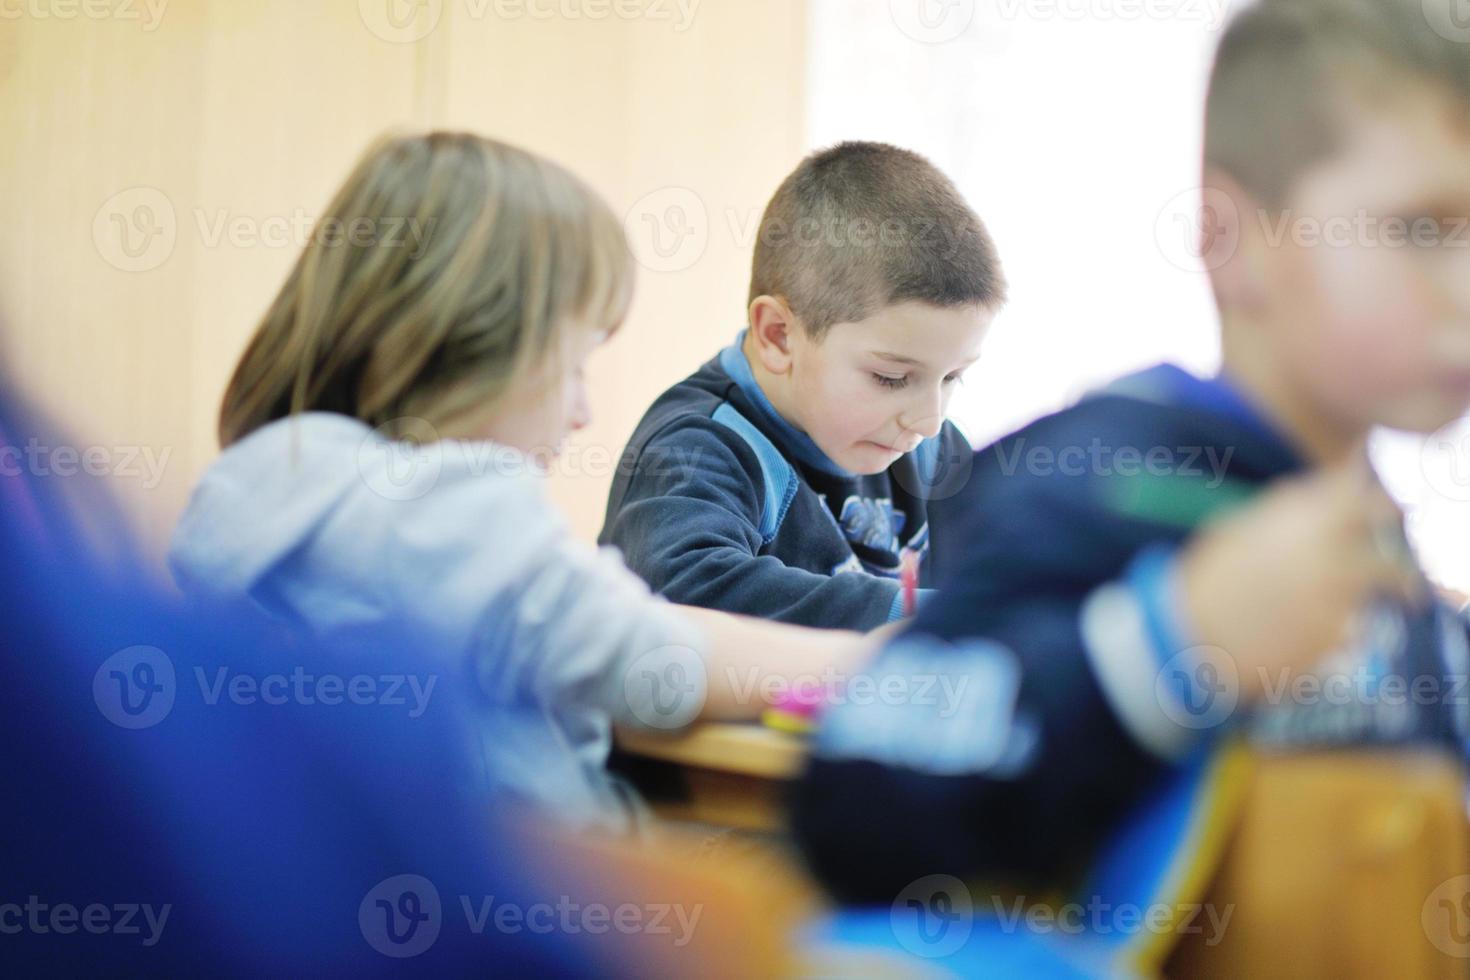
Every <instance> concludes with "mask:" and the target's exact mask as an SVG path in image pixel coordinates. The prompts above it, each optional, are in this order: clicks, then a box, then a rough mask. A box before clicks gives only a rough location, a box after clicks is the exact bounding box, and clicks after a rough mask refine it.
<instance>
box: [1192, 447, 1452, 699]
mask: <svg viewBox="0 0 1470 980" xmlns="http://www.w3.org/2000/svg"><path fill="white" fill-rule="evenodd" d="M1180 576H1181V579H1182V587H1183V593H1184V603H1185V607H1186V610H1187V614H1188V616H1189V618H1190V622H1191V623H1192V625H1193V627H1194V629H1195V632H1196V635H1197V638H1198V640H1199V642H1200V643H1202V644H1205V645H1207V646H1214V647H1219V648H1221V649H1222V650H1223V651H1224V652H1225V654H1226V655H1227V656H1229V657H1230V658H1231V659H1232V660H1233V661H1234V665H1235V667H1236V669H1237V670H1238V672H1239V678H1240V684H1241V691H1242V693H1243V694H1244V695H1246V696H1247V697H1252V696H1254V695H1256V694H1258V693H1259V692H1260V691H1261V689H1262V686H1263V682H1264V679H1265V677H1266V676H1268V675H1269V674H1270V673H1272V672H1274V671H1278V670H1280V669H1281V668H1282V667H1294V668H1298V669H1306V668H1309V667H1310V666H1311V665H1312V664H1313V663H1315V662H1316V661H1317V660H1318V659H1319V658H1321V657H1322V656H1324V655H1326V654H1329V653H1332V652H1334V651H1335V650H1337V649H1340V648H1341V646H1342V645H1343V644H1344V642H1345V641H1346V640H1347V639H1348V638H1349V631H1350V629H1351V627H1352V624H1353V622H1354V618H1355V617H1356V616H1357V615H1358V613H1360V612H1361V611H1362V609H1363V608H1364V607H1365V605H1366V604H1367V603H1368V602H1369V601H1370V600H1372V599H1374V598H1375V597H1385V598H1392V599H1402V600H1404V601H1407V602H1410V603H1415V604H1418V603H1422V602H1423V601H1424V600H1425V598H1426V597H1425V595H1424V586H1423V578H1422V577H1421V576H1420V574H1419V573H1418V570H1417V569H1416V567H1415V566H1414V561H1413V556H1412V554H1411V553H1410V552H1409V550H1408V547H1407V543H1406V542H1405V541H1404V538H1403V515H1402V514H1401V513H1400V512H1399V510H1398V508H1397V507H1396V506H1395V505H1394V503H1393V501H1392V500H1391V499H1390V498H1389V496H1388V494H1387V493H1385V492H1384V490H1383V488H1382V487H1381V486H1380V485H1379V484H1378V481H1377V480H1376V478H1374V477H1373V475H1372V471H1371V469H1370V468H1369V467H1368V464H1367V460H1366V457H1365V456H1356V457H1354V458H1353V459H1352V460H1350V461H1348V462H1345V463H1342V464H1338V465H1336V466H1333V467H1330V468H1328V469H1324V470H1322V471H1320V472H1318V473H1315V474H1313V475H1311V476H1307V477H1304V478H1300V479H1296V480H1292V481H1290V482H1287V483H1284V484H1282V485H1280V486H1278V487H1275V488H1273V489H1271V490H1268V491H1266V492H1265V493H1264V494H1262V495H1261V496H1260V497H1259V498H1258V499H1257V500H1255V501H1253V502H1252V503H1251V504H1250V505H1249V506H1247V507H1245V508H1243V509H1242V510H1240V511H1239V512H1237V513H1235V514H1233V515H1231V516H1229V517H1227V518H1224V519H1222V520H1221V521H1220V522H1219V523H1218V524H1215V525H1213V526H1211V527H1209V528H1207V529H1206V530H1203V531H1201V532H1200V534H1199V535H1198V536H1197V537H1196V538H1195V539H1194V541H1193V542H1191V543H1190V544H1189V545H1188V546H1187V547H1186V548H1185V550H1184V551H1183V553H1182V554H1181V558H1180Z"/></svg>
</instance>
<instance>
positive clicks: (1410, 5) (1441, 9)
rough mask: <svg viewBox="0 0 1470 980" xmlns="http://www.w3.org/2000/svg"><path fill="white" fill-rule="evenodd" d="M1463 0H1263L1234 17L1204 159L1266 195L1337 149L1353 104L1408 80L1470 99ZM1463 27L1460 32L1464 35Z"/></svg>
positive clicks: (1216, 75) (1274, 199) (1277, 195)
mask: <svg viewBox="0 0 1470 980" xmlns="http://www.w3.org/2000/svg"><path fill="white" fill-rule="evenodd" d="M1459 2H1461V0H1258V2H1257V3H1255V4H1254V5H1252V6H1250V7H1247V8H1246V9H1245V10H1243V11H1242V12H1241V13H1240V14H1239V15H1238V16H1237V17H1236V18H1235V19H1234V20H1233V21H1232V22H1231V24H1230V27H1229V28H1228V29H1227V30H1226V32H1225V36H1224V38H1222V39H1221V42H1220V47H1219V50H1218V52H1217V54H1216V56H1215V67H1214V71H1213V73H1212V74H1211V78H1210V92H1209V99H1208V103H1207V106H1206V111H1205V163H1206V165H1207V166H1211V167H1215V168H1218V169H1219V170H1221V171H1223V172H1225V173H1227V174H1229V175H1230V176H1231V177H1233V178H1235V180H1237V181H1239V182H1240V184H1241V186H1242V187H1243V188H1244V189H1246V190H1247V191H1250V192H1251V193H1252V194H1254V195H1256V196H1257V197H1258V198H1259V199H1260V200H1261V202H1262V203H1263V204H1266V205H1268V206H1272V207H1280V206H1283V205H1285V203H1286V200H1287V198H1288V196H1289V194H1290V192H1291V188H1292V185H1293V184H1294V183H1295V181H1296V180H1297V178H1298V177H1300V176H1301V175H1302V174H1303V173H1305V172H1306V171H1307V170H1309V169H1310V168H1311V167H1313V166H1314V165H1316V164H1318V163H1320V162H1322V161H1323V160H1326V159H1328V158H1329V157H1331V156H1332V155H1333V154H1334V153H1335V152H1337V149H1338V145H1339V142H1340V139H1341V137H1342V130H1343V128H1344V126H1343V123H1344V120H1345V114H1346V111H1347V109H1348V107H1350V106H1351V105H1353V104H1355V103H1357V104H1361V103H1362V102H1363V101H1365V100H1370V99H1372V98H1374V97H1376V96H1378V95H1379V94H1380V93H1383V92H1384V91H1385V90H1388V91H1390V92H1391V91H1393V89H1394V87H1395V86H1402V84H1403V83H1405V82H1411V81H1416V80H1417V81H1424V82H1428V83H1431V84H1437V85H1439V86H1441V87H1443V88H1444V89H1446V90H1447V91H1449V92H1451V93H1453V94H1454V95H1455V96H1456V97H1458V98H1459V99H1461V100H1463V101H1464V102H1465V104H1466V105H1467V106H1470V43H1467V41H1470V37H1461V36H1462V35H1465V34H1466V33H1467V32H1466V29H1465V28H1464V27H1463V26H1461V25H1459V24H1458V23H1457V21H1456V14H1455V12H1454V8H1455V4H1456V3H1459ZM1457 38H1460V39H1457Z"/></svg>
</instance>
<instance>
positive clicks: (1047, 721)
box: [794, 466, 1416, 901]
mask: <svg viewBox="0 0 1470 980" xmlns="http://www.w3.org/2000/svg"><path fill="white" fill-rule="evenodd" d="M989 476H990V478H989V479H987V478H985V477H981V478H980V479H979V480H977V481H975V482H976V483H977V484H979V485H981V486H983V487H987V488H988V489H990V490H991V491H993V492H992V493H990V494H988V495H984V494H978V493H977V494H973V495H972V497H971V500H970V501H968V503H969V504H970V506H969V507H968V508H967V513H968V519H969V521H970V523H969V524H968V525H967V526H966V528H965V529H964V533H963V534H962V535H961V538H960V540H962V541H963V542H964V545H965V549H964V552H963V559H962V561H961V562H960V563H959V565H958V566H957V567H956V568H955V569H954V572H955V574H954V575H953V577H952V578H950V579H947V580H946V581H945V582H944V588H943V589H942V591H941V592H940V594H939V595H938V597H936V599H935V600H934V602H933V603H932V604H931V605H927V606H925V608H924V609H923V610H922V611H921V612H920V615H919V618H918V620H917V621H916V622H915V623H914V625H913V627H912V628H911V629H910V630H909V631H908V632H907V633H906V634H905V635H904V636H902V637H901V638H900V639H899V640H898V641H896V642H895V643H894V644H892V645H891V646H890V647H889V648H888V650H887V651H885V653H884V654H883V655H882V657H881V658H880V660H879V661H878V663H877V665H876V666H875V667H874V672H875V674H876V675H877V679H878V683H877V684H876V685H874V686H875V687H877V689H879V690H883V689H884V684H885V683H888V682H889V679H890V678H892V677H897V678H898V679H899V680H901V681H902V680H907V682H908V684H907V686H906V687H904V686H903V685H898V689H899V690H912V691H915V692H922V691H925V690H931V691H932V690H933V689H934V687H935V686H937V687H938V690H939V691H940V692H941V693H942V694H943V693H944V692H948V694H947V695H945V696H943V697H941V698H939V699H938V700H937V701H936V700H935V699H934V697H933V696H932V695H931V697H930V698H929V700H927V701H923V702H921V701H920V700H919V698H918V697H917V696H915V697H913V698H910V699H908V700H899V701H897V702H894V701H884V700H882V699H878V700H877V701H874V702H873V703H870V704H867V705H858V704H856V703H851V704H845V705H839V706H837V707H836V708H835V709H834V710H832V711H831V712H830V713H829V714H828V715H827V716H826V717H825V718H824V727H823V730H822V732H821V735H820V737H819V740H818V744H817V751H816V753H815V755H814V760H813V764H812V766H811V768H810V771H809V772H808V774H807V775H806V777H805V778H804V780H803V781H802V782H801V784H800V786H799V788H798V791H797V794H796V800H795V813H794V826H795V829H796V832H797V836H798V838H799V839H800V841H801V843H802V845H803V847H804V849H805V851H806V853H807V855H808V856H809V858H810V860H811V862H812V864H813V866H814V868H815V870H816V871H817V872H818V874H819V875H820V876H821V877H822V878H823V879H824V880H825V881H826V882H827V883H828V884H829V885H830V886H831V887H832V888H833V890H834V891H835V892H836V893H837V894H838V895H839V896H840V897H842V898H845V899H848V900H855V901H863V900H866V901H891V900H892V899H893V897H894V896H895V895H896V894H897V893H898V892H899V891H901V890H902V889H903V888H904V887H906V886H907V885H908V884H910V883H911V882H913V881H914V880H915V879H917V878H919V877H921V876H923V875H927V874H933V873H939V872H944V873H948V874H953V875H957V876H961V877H965V876H976V875H987V876H998V877H1004V878H1007V879H1011V880H1021V881H1040V882H1045V883H1052V884H1055V883H1056V881H1057V878H1058V875H1059V874H1064V873H1066V872H1067V871H1070V870H1075V869H1077V868H1078V867H1079V865H1081V864H1083V863H1084V862H1085V861H1086V859H1087V858H1088V857H1089V856H1090V855H1091V854H1092V853H1094V852H1095V849H1096V847H1097V845H1098V844H1099V843H1100V841H1101V840H1102V839H1103V837H1104V835H1106V834H1107V833H1109V832H1110V831H1111V830H1112V829H1113V828H1114V827H1115V826H1116V824H1117V821H1118V820H1119V819H1120V818H1121V817H1122V816H1123V814H1124V812H1125V811H1126V810H1127V809H1128V808H1129V807H1131V806H1132V805H1134V804H1135V803H1137V802H1138V801H1139V800H1140V798H1141V796H1142V795H1143V793H1144V791H1145V790H1146V788H1147V787H1148V786H1149V785H1150V784H1151V782H1152V781H1153V780H1154V779H1155V778H1156V777H1157V776H1158V775H1160V774H1161V773H1162V772H1163V771H1165V768H1166V767H1168V766H1170V765H1171V764H1173V763H1175V762H1177V761H1180V760H1182V759H1184V758H1185V757H1187V756H1188V755H1189V754H1190V751H1191V750H1192V749H1193V748H1195V747H1196V746H1197V745H1198V744H1199V743H1200V741H1201V740H1202V739H1207V738H1210V737H1211V736H1212V735H1213V734H1215V733H1217V732H1219V731H1220V730H1221V728H1222V726H1223V725H1224V723H1225V722H1226V721H1228V720H1229V718H1230V717H1231V715H1232V712H1233V711H1234V710H1235V709H1236V706H1237V705H1238V704H1241V703H1244V702H1246V701H1249V700H1250V699H1252V698H1253V697H1255V696H1258V695H1259V694H1260V692H1261V690H1262V686H1263V678H1265V677H1268V676H1272V675H1273V674H1274V673H1275V672H1276V671H1279V670H1281V669H1287V670H1293V669H1307V668H1308V667H1309V666H1310V664H1311V663H1312V662H1314V661H1315V659H1316V658H1317V657H1320V656H1321V655H1322V654H1324V653H1326V652H1328V651H1329V650H1331V649H1333V648H1334V647H1335V646H1337V645H1338V643H1339V641H1340V637H1341V633H1342V631H1343V630H1344V629H1345V627H1346V626H1347V624H1348V623H1349V622H1350V621H1351V620H1352V617H1353V616H1354V615H1355V614H1356V613H1357V612H1358V611H1359V610H1360V609H1361V608H1362V606H1363V605H1364V604H1365V603H1366V602H1367V601H1368V600H1369V599H1370V598H1371V597H1373V596H1375V595H1377V596H1388V597H1399V598H1401V599H1403V600H1404V601H1410V602H1412V601H1416V599H1415V596H1414V592H1413V588H1414V587H1413V583H1412V581H1411V578H1410V577H1409V576H1406V575H1405V574H1404V571H1403V569H1402V568H1400V567H1399V566H1398V565H1397V564H1396V563H1395V561H1394V560H1393V559H1392V557H1391V556H1389V555H1385V554H1384V553H1383V552H1382V551H1381V550H1380V549H1379V548H1377V547H1376V546H1375V540H1374V539H1375V537H1376V533H1377V532H1376V531H1375V529H1380V530H1381V528H1382V527H1383V526H1384V525H1385V524H1386V523H1390V522H1392V521H1393V520H1394V519H1395V518H1396V516H1397V511H1396V510H1395V509H1394V508H1393V505H1392V503H1391V501H1389V500H1388V499H1387V498H1386V496H1384V495H1382V494H1381V493H1378V492H1372V491H1368V490H1367V489H1366V488H1365V487H1364V485H1363V480H1362V477H1361V476H1360V475H1358V474H1357V473H1356V472H1354V470H1353V468H1352V467H1351V466H1343V467H1340V468H1338V469H1337V470H1336V471H1334V472H1324V473H1321V474H1317V475H1313V476H1311V477H1308V478H1303V479H1301V480H1298V481H1286V482H1284V483H1283V484H1282V485H1280V486H1277V487H1274V488H1273V489H1270V490H1268V491H1265V492H1263V493H1262V494H1261V496H1260V497H1258V498H1257V499H1256V500H1255V501H1254V502H1253V503H1251V504H1250V505H1249V506H1246V507H1244V508H1242V509H1241V510H1240V511H1238V512H1236V513H1234V514H1232V515H1230V516H1227V517H1223V518H1221V519H1219V520H1218V522H1216V523H1214V524H1212V525H1211V526H1210V527H1209V528H1208V529H1206V530H1203V531H1201V532H1200V533H1198V534H1196V535H1195V536H1194V537H1192V538H1190V539H1189V540H1188V541H1187V542H1185V543H1184V544H1182V545H1181V546H1179V547H1178V548H1177V550H1176V549H1175V547H1174V543H1173V542H1171V540H1170V538H1169V537H1168V536H1167V535H1165V534H1163V533H1162V532H1161V533H1158V534H1154V535H1140V534H1139V533H1138V530H1137V529H1136V528H1135V529H1134V530H1133V531H1132V532H1122V533H1120V525H1119V519H1113V520H1106V519H1103V517H1104V515H1101V514H1099V513H1097V512H1096V511H1095V510H1092V509H1089V508H1087V507H1086V506H1085V505H1082V506H1079V505H1078V504H1077V503H1076V502H1077V501H1078V500H1079V499H1085V497H1086V496H1088V494H1087V492H1085V491H1086V489H1087V488H1084V487H1080V486H1077V485H1072V486H1067V485H1065V484H1060V483H1057V482H1054V481H1053V482H1050V483H1048V482H1045V481H1034V480H1026V479H1024V478H1014V479H1006V478H997V475H996V474H994V473H991V474H990V475H989ZM972 489H973V488H972ZM1150 537H1151V538H1153V539H1154V540H1155V541H1156V542H1158V544H1156V545H1153V546H1147V547H1144V548H1142V549H1138V548H1137V546H1136V545H1130V544H1129V542H1130V541H1137V540H1140V539H1142V540H1147V539H1149V538H1150ZM1046 540H1051V541H1070V542H1072V546H1071V547H1065V548H1061V547H1058V548H1053V549H1050V550H1048V549H1045V548H1044V547H1042V546H1041V545H1040V544H1038V542H1041V541H1046ZM1176 540H1177V539H1176ZM1120 567H1121V568H1122V571H1121V573H1120V572H1118V571H1117V569H1118V568H1120ZM930 679H935V680H937V682H938V683H937V685H930V686H929V687H926V682H928V681H929V680H930ZM875 798H876V799H883V800H884V801H885V803H884V806H882V807H866V806H863V805H861V803H862V801H864V800H869V799H875ZM854 855H862V856H863V857H862V859H861V860H855V859H854Z"/></svg>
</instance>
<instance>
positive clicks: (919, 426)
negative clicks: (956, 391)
mask: <svg viewBox="0 0 1470 980" xmlns="http://www.w3.org/2000/svg"><path fill="white" fill-rule="evenodd" d="M898 424H899V427H900V428H902V429H903V431H905V432H912V433H913V434H914V435H916V436H918V437H919V438H921V439H932V438H933V437H934V436H937V435H939V430H940V429H941V428H943V427H944V416H943V415H941V414H938V413H934V412H926V413H924V414H923V415H922V416H909V417H904V416H900V417H899V419H898Z"/></svg>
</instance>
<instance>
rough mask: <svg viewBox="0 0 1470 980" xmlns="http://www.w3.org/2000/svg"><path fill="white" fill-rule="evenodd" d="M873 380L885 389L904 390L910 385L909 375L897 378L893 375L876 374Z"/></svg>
mask: <svg viewBox="0 0 1470 980" xmlns="http://www.w3.org/2000/svg"><path fill="white" fill-rule="evenodd" d="M873 380H874V381H876V382H878V383H879V384H880V385H882V386H883V387H885V388H902V387H905V386H906V385H907V384H908V383H909V379H908V376H907V375H899V376H898V377H896V378H895V377H893V376H892V375H888V374H878V373H876V372H875V373H874V374H873Z"/></svg>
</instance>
